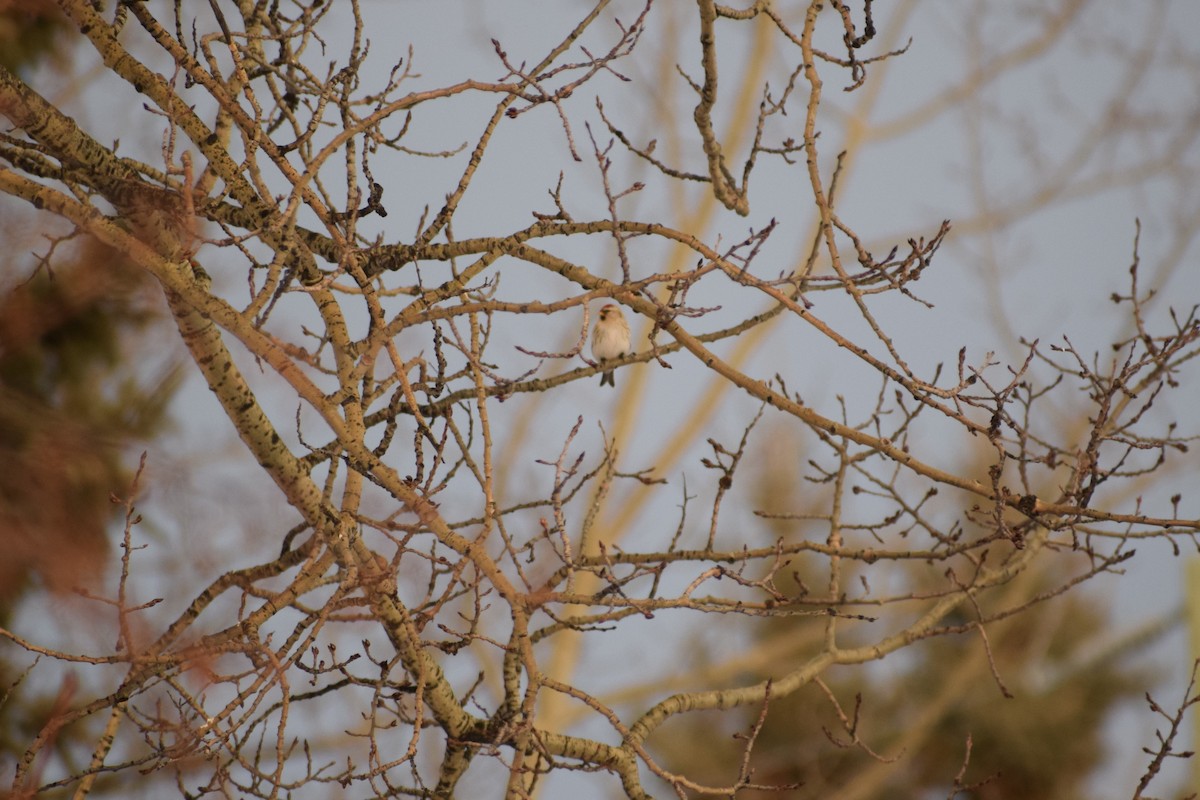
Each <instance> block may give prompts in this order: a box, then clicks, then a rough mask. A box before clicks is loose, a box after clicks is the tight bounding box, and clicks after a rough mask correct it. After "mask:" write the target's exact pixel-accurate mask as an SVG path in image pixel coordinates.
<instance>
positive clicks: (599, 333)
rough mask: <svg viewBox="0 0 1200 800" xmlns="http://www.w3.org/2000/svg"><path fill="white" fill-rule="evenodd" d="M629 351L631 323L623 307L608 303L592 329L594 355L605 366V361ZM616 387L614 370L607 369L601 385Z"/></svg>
mask: <svg viewBox="0 0 1200 800" xmlns="http://www.w3.org/2000/svg"><path fill="white" fill-rule="evenodd" d="M628 352H629V323H628V322H626V321H625V315H624V314H623V313H621V309H620V308H619V307H618V306H617V305H615V304H613V303H608V304H606V305H605V306H603V307H602V308H601V309H600V319H599V320H598V321H597V322H596V327H595V328H593V329H592V357H593V358H595V359H596V360H597V361H599V362H600V365H601V366H603V365H604V362H605V361H608V360H610V359H614V358H620V357H621V356H623V355H625V354H626V353H628ZM605 384H607V385H609V386H613V387H615V386H616V385H617V382H616V381H615V380H613V371H612V370H611V369H609V370H605V371H604V373H603V374H602V375H601V376H600V385H601V386H604V385H605Z"/></svg>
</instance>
